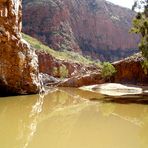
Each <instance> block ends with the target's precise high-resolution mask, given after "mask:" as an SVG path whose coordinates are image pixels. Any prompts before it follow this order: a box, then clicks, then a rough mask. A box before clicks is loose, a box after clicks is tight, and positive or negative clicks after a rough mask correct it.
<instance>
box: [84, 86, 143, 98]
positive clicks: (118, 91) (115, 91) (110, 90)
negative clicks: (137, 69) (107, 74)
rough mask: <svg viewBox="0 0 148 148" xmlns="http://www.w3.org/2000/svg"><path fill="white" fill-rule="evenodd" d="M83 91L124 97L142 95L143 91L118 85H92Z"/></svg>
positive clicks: (138, 88)
mask: <svg viewBox="0 0 148 148" xmlns="http://www.w3.org/2000/svg"><path fill="white" fill-rule="evenodd" d="M81 89H85V90H89V91H95V92H99V93H101V94H103V95H108V96H123V95H136V94H142V93H143V89H142V88H140V87H134V86H126V85H122V84H117V83H105V84H100V85H92V86H85V87H81Z"/></svg>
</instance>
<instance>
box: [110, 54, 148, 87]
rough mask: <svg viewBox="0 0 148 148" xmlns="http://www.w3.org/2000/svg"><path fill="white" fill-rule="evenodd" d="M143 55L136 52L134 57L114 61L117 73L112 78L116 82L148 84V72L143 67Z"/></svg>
mask: <svg viewBox="0 0 148 148" xmlns="http://www.w3.org/2000/svg"><path fill="white" fill-rule="evenodd" d="M142 62H143V57H142V56H141V54H139V53H138V54H135V55H134V56H132V57H129V58H126V59H124V60H121V61H118V62H115V63H113V65H114V66H115V68H116V70H117V73H116V74H115V76H114V77H113V78H112V82H114V83H124V84H137V85H147V84H148V74H146V73H145V72H144V70H143V68H142Z"/></svg>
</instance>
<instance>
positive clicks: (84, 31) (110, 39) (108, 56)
mask: <svg viewBox="0 0 148 148" xmlns="http://www.w3.org/2000/svg"><path fill="white" fill-rule="evenodd" d="M23 11H24V15H23V31H24V32H25V33H27V34H30V35H31V36H34V37H36V38H38V39H39V40H41V41H43V42H44V43H46V44H47V45H49V46H50V47H52V48H54V49H56V50H73V51H77V52H80V53H81V52H82V53H83V54H84V55H88V56H91V57H93V58H95V59H98V58H99V59H101V60H111V61H113V60H117V59H121V58H122V57H126V56H129V55H131V54H132V53H133V52H134V51H133V50H131V49H136V47H137V41H138V39H137V37H135V36H134V35H131V34H129V33H128V32H129V29H130V27H131V21H132V18H133V17H134V15H135V13H134V12H132V11H131V10H129V9H126V8H122V7H119V6H116V5H113V4H112V3H109V2H107V1H105V0H56V1H53V0H48V1H47V0H45V1H42V2H40V3H39V2H38V1H35V0H34V1H31V0H23ZM129 49H130V50H129Z"/></svg>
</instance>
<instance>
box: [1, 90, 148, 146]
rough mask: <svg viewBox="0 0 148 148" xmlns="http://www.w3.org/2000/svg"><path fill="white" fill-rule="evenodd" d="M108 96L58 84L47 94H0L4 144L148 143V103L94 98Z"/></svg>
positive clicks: (136, 144) (2, 144) (116, 144)
mask: <svg viewBox="0 0 148 148" xmlns="http://www.w3.org/2000/svg"><path fill="white" fill-rule="evenodd" d="M104 97H106V96H102V95H101V94H98V93H94V92H88V91H83V90H79V89H74V88H72V89H71V88H59V89H58V90H55V91H53V92H51V93H49V94H47V95H46V96H45V97H43V96H42V97H39V96H36V95H33V96H20V97H9V98H5V99H3V98H1V99H0V124H1V126H0V145H1V147H2V148H10V147H11V148H41V147H43V148H50V147H51V148H82V147H85V148H99V147H100V148H115V147H117V148H119V147H120V148H132V147H134V148H146V147H148V134H147V133H148V106H147V105H142V104H117V103H102V102H100V101H95V102H94V101H89V99H90V98H96V99H97V100H102V99H103V98H104Z"/></svg>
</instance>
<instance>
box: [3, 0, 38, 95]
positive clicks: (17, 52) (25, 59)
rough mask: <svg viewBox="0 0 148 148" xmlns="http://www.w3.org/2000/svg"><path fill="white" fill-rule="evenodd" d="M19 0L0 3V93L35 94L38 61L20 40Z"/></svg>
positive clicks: (20, 14)
mask: <svg viewBox="0 0 148 148" xmlns="http://www.w3.org/2000/svg"><path fill="white" fill-rule="evenodd" d="M21 29H22V4H21V0H17V1H15V0H0V93H5V94H6V95H9V94H26V93H36V92H38V85H39V80H38V59H37V56H36V54H35V52H34V51H33V50H32V49H31V48H30V46H29V44H28V43H27V42H26V41H25V40H23V39H22V37H21Z"/></svg>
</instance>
